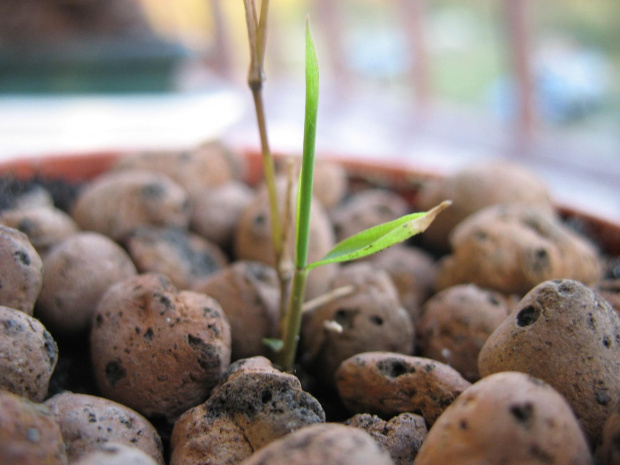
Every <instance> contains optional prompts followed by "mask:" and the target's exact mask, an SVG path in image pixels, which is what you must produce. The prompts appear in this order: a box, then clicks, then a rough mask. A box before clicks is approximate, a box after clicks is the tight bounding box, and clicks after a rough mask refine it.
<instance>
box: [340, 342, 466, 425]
mask: <svg viewBox="0 0 620 465" xmlns="http://www.w3.org/2000/svg"><path fill="white" fill-rule="evenodd" d="M469 386H470V383H469V382H468V381H466V380H465V379H464V378H463V377H462V376H461V375H460V374H459V373H458V372H457V371H456V370H455V369H453V368H451V367H449V366H447V365H444V364H443V363H440V362H437V361H436V360H431V359H427V358H423V357H415V356H412V355H403V354H398V353H393V352H364V353H360V354H357V355H354V356H353V357H351V358H349V359H347V360H345V361H344V362H342V364H341V365H340V368H338V371H337V372H336V388H337V389H338V394H339V395H340V398H341V399H342V401H343V403H344V405H345V406H346V407H347V409H348V410H349V411H350V412H351V413H371V414H375V415H379V416H381V417H388V418H389V417H391V416H394V415H398V414H400V413H404V412H410V413H415V414H418V415H421V416H423V417H424V420H425V421H426V424H427V426H429V427H430V426H431V425H432V424H433V423H434V422H435V421H436V420H437V418H438V417H439V415H441V413H442V412H443V411H444V410H445V409H446V407H448V405H450V404H451V403H452V402H454V399H456V398H457V397H458V396H459V394H460V393H461V392H463V391H464V390H465V389H467V388H468V387H469Z"/></svg>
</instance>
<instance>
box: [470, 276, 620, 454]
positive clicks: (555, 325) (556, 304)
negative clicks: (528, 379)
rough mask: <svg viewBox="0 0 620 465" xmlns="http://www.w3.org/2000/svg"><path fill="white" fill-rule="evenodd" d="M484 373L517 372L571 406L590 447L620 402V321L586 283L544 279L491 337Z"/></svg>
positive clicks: (480, 364)
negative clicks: (539, 381) (544, 384)
mask: <svg viewBox="0 0 620 465" xmlns="http://www.w3.org/2000/svg"><path fill="white" fill-rule="evenodd" d="M478 368H479V371H480V374H481V375H482V376H483V377H484V376H488V375H490V374H493V373H497V372H500V371H519V372H523V373H528V374H529V375H531V376H535V377H537V378H540V379H542V380H544V381H546V382H547V383H549V384H550V385H551V386H553V387H554V388H555V389H556V390H557V391H558V392H560V393H561V394H562V395H563V396H564V397H565V398H566V399H567V400H568V402H569V404H570V406H571V407H572V409H573V410H574V412H575V414H576V416H577V418H578V419H579V421H580V422H581V424H582V426H583V429H584V431H585V432H586V436H587V438H588V440H589V441H590V444H591V445H592V446H594V445H596V444H598V443H599V441H600V439H601V434H602V429H603V425H604V423H605V420H606V419H607V417H608V416H609V414H610V413H611V412H612V410H613V408H614V406H615V404H616V403H617V402H618V401H620V317H618V314H617V313H616V312H615V311H614V310H613V309H612V308H611V305H609V303H608V302H607V301H606V300H605V299H603V298H602V297H600V296H599V295H598V294H597V293H596V292H595V291H593V290H592V289H590V288H588V287H587V286H585V285H584V284H582V283H580V282H578V281H573V280H568V279H562V280H555V281H546V282H544V283H541V284H540V285H538V286H536V287H535V288H534V289H532V290H531V291H530V292H529V293H528V294H527V295H526V296H525V297H523V299H522V300H521V301H520V302H519V304H518V305H517V306H516V308H515V309H514V310H513V311H512V313H511V314H510V315H509V316H508V318H506V319H505V320H504V321H503V322H502V323H501V324H500V325H499V326H498V327H497V328H496V329H495V331H494V332H493V333H492V334H491V335H490V336H489V338H488V339H487V341H486V342H485V344H484V346H483V347H482V349H481V351H480V355H479V357H478Z"/></svg>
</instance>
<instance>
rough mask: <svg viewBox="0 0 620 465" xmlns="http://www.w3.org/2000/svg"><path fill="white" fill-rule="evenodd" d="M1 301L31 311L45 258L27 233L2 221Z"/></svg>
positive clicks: (18, 308) (37, 294)
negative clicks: (42, 259)
mask: <svg viewBox="0 0 620 465" xmlns="http://www.w3.org/2000/svg"><path fill="white" fill-rule="evenodd" d="M0 264H1V266H0V305H4V306H5V307H10V308H15V309H17V310H21V311H22V312H24V313H27V314H28V315H32V313H33V310H34V304H35V302H36V300H37V298H38V296H39V292H40V291H41V286H42V285H43V262H42V261H41V257H40V256H39V254H38V253H37V251H36V250H35V248H34V247H33V246H32V244H31V243H30V241H29V240H28V237H27V236H26V235H25V234H24V233H22V232H20V231H18V230H17V229H13V228H9V227H7V226H3V225H0Z"/></svg>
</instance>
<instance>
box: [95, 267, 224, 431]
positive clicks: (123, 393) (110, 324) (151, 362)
mask: <svg viewBox="0 0 620 465" xmlns="http://www.w3.org/2000/svg"><path fill="white" fill-rule="evenodd" d="M93 317H94V319H93V327H92V332H91V337H90V343H91V345H90V347H91V354H92V362H93V368H94V373H95V379H96V381H97V386H98V387H99V389H100V391H101V393H102V394H103V396H105V397H107V398H110V399H112V400H115V401H117V402H120V403H122V404H124V405H127V406H128V407H130V408H132V409H134V410H136V411H138V412H139V413H141V414H142V415H144V416H146V417H147V418H151V417H159V418H164V419H166V420H168V421H169V422H174V421H175V420H176V419H177V418H178V417H179V415H181V414H182V413H183V412H184V411H186V410H187V409H189V408H191V407H193V406H195V405H198V404H200V403H201V402H204V400H205V399H206V398H207V397H208V396H209V394H210V392H211V389H212V388H213V387H214V386H215V385H216V384H217V383H218V381H219V379H220V377H221V376H222V375H223V374H224V372H225V371H226V369H227V368H228V365H229V363H230V325H229V324H228V320H227V318H226V315H225V314H224V312H223V310H222V308H221V306H220V305H219V304H218V303H217V301H215V300H214V299H212V298H211V297H209V296H207V295H205V294H201V293H197V292H192V291H179V290H177V288H176V287H175V286H173V285H172V283H170V281H169V280H168V278H166V277H165V276H164V275H161V274H154V273H149V274H144V275H138V276H135V277H132V278H129V279H126V280H124V281H121V282H119V283H117V284H114V285H113V286H111V287H110V288H109V289H108V291H107V292H106V293H105V294H104V295H103V297H102V298H101V300H100V302H99V305H98V307H97V310H96V312H95V314H94V315H93Z"/></svg>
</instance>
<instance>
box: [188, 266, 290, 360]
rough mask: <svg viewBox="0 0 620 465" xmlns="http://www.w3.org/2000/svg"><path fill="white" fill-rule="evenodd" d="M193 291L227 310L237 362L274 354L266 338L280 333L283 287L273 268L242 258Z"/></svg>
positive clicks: (233, 354)
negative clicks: (207, 296)
mask: <svg viewBox="0 0 620 465" xmlns="http://www.w3.org/2000/svg"><path fill="white" fill-rule="evenodd" d="M193 290H195V291H198V292H204V293H205V294H207V295H209V296H211V297H213V298H214V299H215V300H217V301H218V302H219V303H220V305H221V306H222V308H223V309H224V312H225V313H226V316H227V317H228V320H229V322H230V329H231V335H232V355H231V359H232V360H233V361H234V360H238V359H241V358H247V357H252V356H255V355H264V356H268V355H270V349H269V348H268V347H267V345H266V344H265V343H264V339H265V338H274V337H276V336H277V330H278V322H279V315H280V307H279V303H280V286H279V281H278V276H277V273H276V271H275V270H274V269H273V268H271V267H270V266H268V265H265V264H263V263H259V262H252V261H244V260H238V261H236V262H234V263H232V264H231V265H229V266H227V267H225V268H223V269H222V270H220V271H218V272H216V273H213V274H212V275H210V276H208V277H207V278H206V279H204V280H203V281H202V282H201V283H197V284H196V285H195V286H194V288H193Z"/></svg>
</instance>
